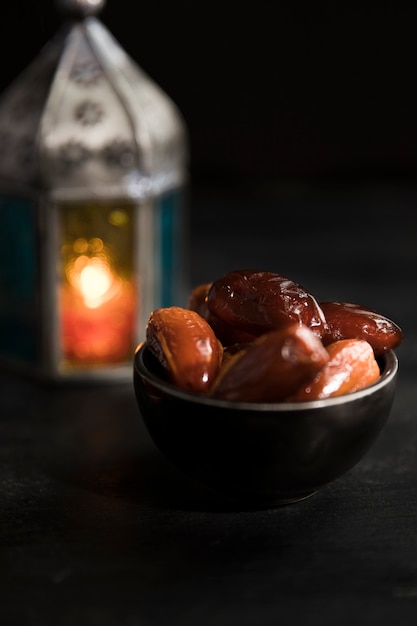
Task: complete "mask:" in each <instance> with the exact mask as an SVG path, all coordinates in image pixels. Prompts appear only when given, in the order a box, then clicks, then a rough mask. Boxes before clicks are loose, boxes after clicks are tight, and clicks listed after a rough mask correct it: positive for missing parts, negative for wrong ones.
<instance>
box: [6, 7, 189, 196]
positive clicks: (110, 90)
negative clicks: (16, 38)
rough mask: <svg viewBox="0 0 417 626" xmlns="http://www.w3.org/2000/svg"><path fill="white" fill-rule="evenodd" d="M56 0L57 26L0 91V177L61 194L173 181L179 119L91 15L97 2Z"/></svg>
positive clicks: (181, 144)
mask: <svg viewBox="0 0 417 626" xmlns="http://www.w3.org/2000/svg"><path fill="white" fill-rule="evenodd" d="M56 4H57V6H58V8H59V9H60V11H61V12H62V14H63V16H64V23H63V24H62V27H61V29H60V30H59V32H58V33H57V34H56V35H55V37H53V38H52V39H51V40H50V41H49V42H48V43H47V44H46V45H45V46H44V47H43V49H42V50H41V51H40V53H39V55H38V56H37V57H36V58H35V59H34V60H33V61H32V62H31V64H30V65H29V66H28V67H27V68H26V70H24V71H23V72H22V74H21V75H20V76H18V77H17V78H16V79H15V80H14V82H13V83H12V84H11V85H10V86H9V88H8V89H7V90H6V91H5V92H4V93H3V94H2V96H0V141H1V144H2V151H1V153H0V180H2V181H8V183H10V184H11V185H12V186H16V185H18V186H19V187H20V186H23V187H26V188H27V187H29V188H35V189H38V190H39V189H40V190H46V191H48V192H50V193H51V194H52V195H54V196H56V197H59V198H60V197H62V198H64V199H65V198H69V199H73V198H78V197H80V198H84V199H89V198H94V199H97V198H101V197H106V198H108V197H126V196H129V197H140V198H143V197H147V196H149V195H155V194H159V193H162V192H163V191H164V190H166V189H170V188H173V187H176V186H178V185H181V184H182V183H183V182H184V178H185V177H186V168H187V158H188V145H187V132H186V127H185V124H184V121H183V118H182V116H181V114H180V112H179V110H178V109H177V107H176V105H175V104H174V103H173V101H172V100H171V99H170V98H169V97H168V96H167V95H166V94H165V93H164V92H163V91H162V90H161V89H160V88H159V87H158V85H156V84H155V83H154V81H153V80H152V79H151V78H150V77H149V76H148V75H147V74H146V73H145V72H144V71H143V70H142V69H141V68H140V67H139V66H138V65H137V64H136V63H135V62H134V61H133V60H132V59H131V58H130V57H129V56H128V55H127V54H126V53H125V52H124V50H123V49H122V48H121V46H120V45H119V43H118V42H117V41H116V40H115V39H114V38H113V36H112V35H111V33H110V32H109V31H108V30H107V28H106V27H105V26H104V25H103V24H102V23H101V21H99V19H98V18H97V17H96V14H97V13H98V12H99V11H100V10H101V8H102V7H103V5H104V4H105V0H56Z"/></svg>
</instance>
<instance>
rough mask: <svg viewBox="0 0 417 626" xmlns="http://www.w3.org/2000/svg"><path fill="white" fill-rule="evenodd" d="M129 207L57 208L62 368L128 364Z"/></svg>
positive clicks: (132, 289)
mask: <svg viewBox="0 0 417 626" xmlns="http://www.w3.org/2000/svg"><path fill="white" fill-rule="evenodd" d="M134 208H135V207H134V205H133V204H129V203H127V202H122V203H120V204H118V203H111V204H110V203H109V204H101V203H94V202H93V203H81V204H67V205H62V206H61V207H60V210H59V215H60V227H59V228H60V233H59V241H60V246H61V247H60V256H59V258H60V265H61V267H60V281H61V282H60V292H59V307H58V309H59V325H58V326H59V335H60V344H61V354H62V359H63V367H64V368H65V367H67V368H69V369H73V368H77V367H85V366H88V367H91V366H96V365H97V366H100V365H106V364H112V363H114V364H119V363H124V362H127V361H130V360H131V355H132V346H133V345H134V343H135V339H136V338H135V332H136V326H135V321H136V317H135V311H136V310H137V298H138V294H137V288H136V284H135V280H134V276H135V272H134V224H133V220H134Z"/></svg>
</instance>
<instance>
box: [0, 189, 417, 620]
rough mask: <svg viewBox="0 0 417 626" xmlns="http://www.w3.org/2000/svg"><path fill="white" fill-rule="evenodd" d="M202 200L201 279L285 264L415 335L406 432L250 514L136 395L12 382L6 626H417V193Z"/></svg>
mask: <svg viewBox="0 0 417 626" xmlns="http://www.w3.org/2000/svg"><path fill="white" fill-rule="evenodd" d="M190 200H191V201H190V205H191V210H192V214H191V234H192V237H191V249H190V285H196V284H198V283H200V282H205V281H208V280H211V279H213V278H216V277H218V276H220V275H221V274H222V273H224V272H226V271H228V270H230V269H236V268H243V267H246V268H248V267H251V268H257V269H268V270H272V271H277V272H279V273H281V274H285V275H287V276H289V277H290V278H292V279H294V280H296V281H298V282H300V283H302V284H303V285H304V286H305V287H307V288H308V289H309V290H310V291H311V292H312V293H314V294H315V295H316V296H317V298H318V299H321V300H325V299H338V300H345V301H356V302H360V303H361V304H364V305H367V306H370V307H372V308H375V309H377V310H379V311H380V312H381V313H383V314H385V315H387V316H388V317H390V318H392V319H393V320H394V321H396V322H397V323H398V324H399V325H400V326H401V327H402V328H403V331H404V341H403V343H402V345H401V346H400V347H399V348H398V349H397V355H398V357H399V363H400V369H399V376H398V384H397V392H396V397H395V401H394V406H393V408H392V412H391V415H390V418H389V420H388V423H387V425H386V426H385V428H384V430H383V431H382V433H381V434H380V436H379V438H378V440H377V442H376V444H375V445H374V446H373V447H372V449H371V450H370V451H369V452H368V453H367V455H366V456H365V457H364V458H363V459H362V461H361V462H360V463H359V464H358V465H357V466H356V467H355V468H353V469H352V470H351V471H350V472H349V473H348V474H346V475H344V476H342V477H340V478H339V479H337V480H336V481H335V482H333V483H332V484H330V485H327V486H325V487H323V488H322V489H321V490H320V491H319V492H318V493H317V494H315V495H314V496H313V497H311V498H309V499H307V500H304V501H302V502H299V503H297V504H292V505H288V506H283V507H276V508H270V509H267V510H258V511H256V510H255V511H242V510H239V509H236V508H234V507H230V506H225V504H224V503H221V502H219V501H218V500H217V499H216V498H215V497H214V496H213V495H212V494H211V493H209V492H208V491H206V490H205V489H204V488H202V487H201V486H199V485H197V484H196V483H194V482H193V481H192V480H191V479H189V478H187V477H186V476H184V475H182V474H181V473H180V472H179V471H178V470H176V469H175V468H173V467H172V466H171V465H170V464H169V462H168V461H167V460H166V459H164V458H163V457H162V455H161V454H160V453H159V452H158V450H157V449H156V448H155V446H154V445H153V443H152V441H151V440H150V437H149V435H148V434H147V432H146V430H145V428H144V425H143V423H142V422H141V419H140V415H139V413H138V410H137V407H136V405H135V400H134V395H133V386H132V385H131V384H129V383H126V384H120V383H119V384H115V385H105V386H99V387H97V386H89V387H88V386H86V387H76V388H69V387H59V388H58V387H52V388H51V387H46V386H43V385H39V384H37V383H35V382H34V381H30V380H22V379H19V378H18V377H15V376H14V375H12V374H10V373H6V372H3V373H2V374H1V375H0V394H1V395H0V623H1V624H2V626H38V625H39V626H40V625H42V626H52V625H53V626H57V625H59V626H75V625H77V626H83V625H85V626H164V625H165V624H166V625H169V626H197V625H198V626H234V625H239V626H269V625H271V626H272V625H273V626H275V625H276V624H279V623H281V624H292V625H297V626H298V625H300V626H301V625H303V626H305V625H309V624H314V625H316V624H317V625H327V624H328V625H332V626H334V624H338V625H339V626H344V625H349V626H351V624H352V623H355V624H357V625H358V626H362V625H365V624H366V625H367V626H368V625H369V624H378V625H384V626H385V625H387V626H388V625H392V624H394V623H395V624H401V625H402V626H404V625H406V626H407V625H409V624H410V625H411V624H413V626H414V625H415V624H416V620H417V413H416V405H417V403H416V400H417V388H416V382H417V378H416V374H417V336H416V323H415V320H416V312H415V311H416V307H417V304H416V293H417V245H416V237H417V233H416V230H417V227H416V219H415V215H416V207H417V184H413V183H410V182H407V183H404V182H398V181H397V182H381V181H378V182H375V181H362V182H360V183H355V184H349V185H347V184H342V183H338V184H336V183H332V184H321V185H319V184H317V183H316V184H311V183H306V182H303V183H285V184H284V183H281V184H274V185H272V184H271V185H268V184H262V185H259V184H257V185H255V184H245V185H240V186H235V185H210V184H206V185H200V186H198V187H195V188H194V189H193V190H192V194H191V199H190Z"/></svg>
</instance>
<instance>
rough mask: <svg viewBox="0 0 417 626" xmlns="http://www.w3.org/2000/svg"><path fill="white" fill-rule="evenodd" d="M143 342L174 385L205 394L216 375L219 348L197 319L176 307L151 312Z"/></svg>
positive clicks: (220, 348)
mask: <svg viewBox="0 0 417 626" xmlns="http://www.w3.org/2000/svg"><path fill="white" fill-rule="evenodd" d="M146 341H147V343H148V345H149V348H150V350H151V352H152V353H153V354H154V356H155V357H156V358H157V360H158V362H159V363H160V365H161V366H162V368H163V370H164V371H165V373H166V375H167V377H168V378H169V379H170V380H171V381H172V382H173V383H174V384H175V385H177V386H178V387H181V388H182V389H186V390H188V391H195V392H207V391H208V389H209V388H210V387H211V385H212V383H213V381H214V379H215V378H216V376H217V374H218V371H219V368H220V364H221V361H222V356H223V347H222V345H221V343H220V341H219V340H218V338H217V337H216V335H215V333H214V331H213V329H212V328H211V326H210V325H209V324H208V323H207V322H206V321H205V320H204V319H203V318H202V317H201V315H199V314H198V313H196V312H195V311H191V310H189V309H184V308H181V307H178V306H171V307H166V308H158V309H155V310H154V311H153V312H152V313H151V315H150V316H149V319H148V323H147V326H146Z"/></svg>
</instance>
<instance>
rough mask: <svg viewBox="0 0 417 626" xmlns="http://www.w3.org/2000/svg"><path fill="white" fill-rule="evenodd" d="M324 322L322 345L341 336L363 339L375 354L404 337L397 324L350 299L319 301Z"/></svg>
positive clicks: (383, 351) (394, 346) (390, 346)
mask: <svg viewBox="0 0 417 626" xmlns="http://www.w3.org/2000/svg"><path fill="white" fill-rule="evenodd" d="M320 306H321V309H322V311H323V313H324V316H325V318H326V322H327V332H326V334H325V335H324V337H323V343H324V344H325V345H327V344H329V343H332V342H333V341H338V340H340V339H353V338H356V339H364V340H365V341H368V343H370V344H371V346H372V348H373V350H374V353H375V355H376V356H381V355H382V354H384V353H385V352H387V351H388V350H391V349H393V348H396V347H397V346H398V345H399V344H400V343H401V341H402V339H403V332H402V330H401V328H400V327H399V326H397V324H395V323H394V322H393V321H392V320H390V319H388V318H387V317H385V316H384V315H381V314H380V313H377V312H376V311H374V310H372V309H369V308H366V307H364V306H360V305H359V304H353V303H350V302H321V303H320Z"/></svg>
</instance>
